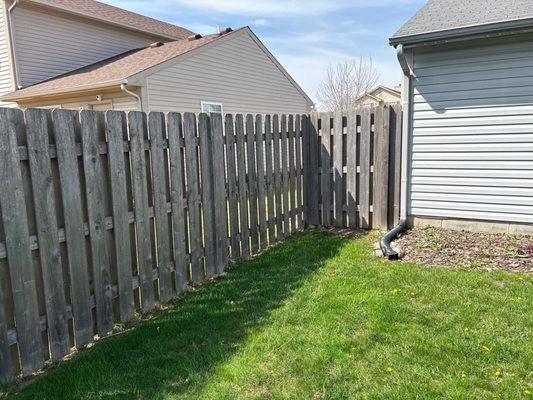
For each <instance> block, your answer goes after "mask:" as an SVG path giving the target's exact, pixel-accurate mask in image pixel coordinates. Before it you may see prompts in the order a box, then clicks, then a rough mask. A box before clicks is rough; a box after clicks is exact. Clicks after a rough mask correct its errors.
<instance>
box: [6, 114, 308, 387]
mask: <svg viewBox="0 0 533 400" xmlns="http://www.w3.org/2000/svg"><path fill="white" fill-rule="evenodd" d="M308 120H309V118H308V116H300V115H296V116H293V115H289V116H281V117H279V116H277V115H275V116H272V117H271V116H264V117H263V116H252V115H246V116H242V115H235V116H232V115H227V116H226V117H225V121H223V120H222V116H220V115H216V114H213V115H211V116H208V115H206V114H200V115H199V116H196V115H195V114H191V113H186V114H183V115H182V114H178V113H170V114H167V115H164V114H161V113H151V114H149V115H148V116H147V115H146V114H143V113H139V112H132V113H129V114H124V113H122V112H115V111H110V112H108V113H107V114H103V113H99V112H93V111H82V112H81V113H78V112H76V111H68V110H55V111H53V112H50V111H49V110H27V111H26V112H24V113H23V112H22V111H20V110H10V109H1V110H0V183H1V185H2V188H1V190H0V214H1V218H0V289H1V293H0V299H1V300H2V303H1V304H0V368H1V379H2V380H4V381H5V380H8V379H9V378H10V377H12V376H14V375H15V374H18V373H22V374H23V375H27V374H30V373H32V372H34V371H36V370H38V369H40V368H41V367H43V365H44V363H45V362H46V361H47V360H57V359H60V358H61V357H63V356H65V355H67V354H68V353H69V352H70V351H71V350H72V349H73V348H79V347H82V346H84V345H86V344H87V343H89V342H91V341H92V340H94V339H95V337H96V336H100V337H101V336H105V335H107V334H109V333H110V331H111V330H112V329H113V326H114V324H115V323H116V322H127V321H129V320H131V319H133V318H135V315H136V313H137V312H140V313H147V312H150V311H151V310H153V309H154V307H155V306H156V304H157V303H164V302H167V301H169V300H170V299H172V298H173V297H175V296H177V295H179V294H180V293H182V292H184V291H186V290H187V287H188V286H190V285H196V284H200V283H201V282H203V281H205V280H207V279H210V278H212V277H215V276H217V275H219V274H221V273H222V272H223V271H224V269H225V268H226V266H227V265H228V260H229V259H234V260H238V259H242V258H247V257H249V256H251V255H254V254H257V253H259V252H260V251H262V250H264V249H266V248H267V246H269V245H272V244H274V243H276V242H277V241H279V240H281V239H283V238H285V237H287V236H288V235H290V234H291V233H293V232H294V231H295V230H297V229H300V228H302V227H303V209H304V207H303V167H302V156H303V155H305V154H306V152H305V151H303V150H302V131H305V132H307V131H308V128H309V124H308ZM302 127H303V129H302Z"/></svg>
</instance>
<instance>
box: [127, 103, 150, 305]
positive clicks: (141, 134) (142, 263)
mask: <svg viewBox="0 0 533 400" xmlns="http://www.w3.org/2000/svg"><path fill="white" fill-rule="evenodd" d="M128 128H129V137H130V146H131V153H130V157H131V166H132V181H133V203H134V206H135V236H136V243H137V267H138V271H139V285H140V292H141V309H142V312H143V313H147V312H149V311H151V310H152V309H153V308H154V305H155V295H154V279H153V257H152V240H151V235H150V217H149V213H148V207H149V203H148V182H147V176H146V152H145V149H144V138H145V136H146V130H147V127H146V115H145V114H143V113H141V112H130V113H129V114H128Z"/></svg>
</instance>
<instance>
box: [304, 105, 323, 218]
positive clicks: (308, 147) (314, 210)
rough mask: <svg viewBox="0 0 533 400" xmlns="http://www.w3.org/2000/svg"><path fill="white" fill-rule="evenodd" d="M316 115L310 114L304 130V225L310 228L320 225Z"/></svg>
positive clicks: (319, 154) (318, 152)
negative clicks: (305, 158)
mask: <svg viewBox="0 0 533 400" xmlns="http://www.w3.org/2000/svg"><path fill="white" fill-rule="evenodd" d="M318 120H319V115H318V113H312V114H311V116H310V117H308V118H307V121H306V124H305V130H304V138H305V139H306V140H304V144H305V145H304V154H305V156H306V157H307V162H305V161H304V170H305V172H306V175H305V176H306V178H307V179H306V180H305V181H304V187H305V194H304V200H305V203H306V213H307V215H306V217H305V218H306V223H308V224H309V225H311V226H317V225H319V223H320V216H319V210H318V206H319V197H320V180H319V169H318V166H319V165H318V164H319V159H320V157H321V153H320V151H319V148H318V138H319V136H318V132H319V130H318Z"/></svg>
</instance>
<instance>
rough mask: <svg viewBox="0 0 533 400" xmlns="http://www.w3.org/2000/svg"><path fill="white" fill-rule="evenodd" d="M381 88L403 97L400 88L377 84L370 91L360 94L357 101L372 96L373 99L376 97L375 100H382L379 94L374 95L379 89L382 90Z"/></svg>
mask: <svg viewBox="0 0 533 400" xmlns="http://www.w3.org/2000/svg"><path fill="white" fill-rule="evenodd" d="M380 89H381V90H384V91H386V92H389V93H391V94H393V95H397V96H399V97H401V95H402V92H400V91H399V90H396V89H392V88H390V87H387V86H383V85H378V86H376V87H375V88H374V89H372V90H369V91H368V92H365V93H363V94H361V95H359V97H357V98H356V99H355V101H360V100H361V99H363V98H364V97H371V98H372V99H374V100H376V101H380V100H382V99H381V98H380V97H377V96H375V95H374V94H375V93H376V92H377V91H378V90H380Z"/></svg>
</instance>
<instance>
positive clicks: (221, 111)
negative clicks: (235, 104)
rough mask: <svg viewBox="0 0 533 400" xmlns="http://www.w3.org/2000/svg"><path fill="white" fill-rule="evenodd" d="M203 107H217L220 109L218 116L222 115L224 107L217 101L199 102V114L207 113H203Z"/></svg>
mask: <svg viewBox="0 0 533 400" xmlns="http://www.w3.org/2000/svg"><path fill="white" fill-rule="evenodd" d="M204 105H212V106H219V107H220V114H221V115H224V106H223V105H222V103H221V102H219V101H209V100H202V101H200V112H203V113H204V112H205V113H206V112H207V111H204Z"/></svg>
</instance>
